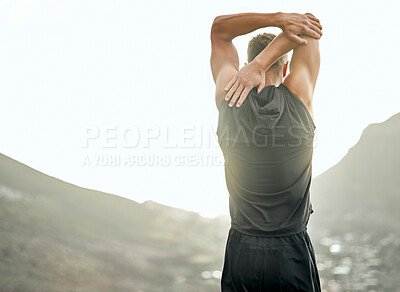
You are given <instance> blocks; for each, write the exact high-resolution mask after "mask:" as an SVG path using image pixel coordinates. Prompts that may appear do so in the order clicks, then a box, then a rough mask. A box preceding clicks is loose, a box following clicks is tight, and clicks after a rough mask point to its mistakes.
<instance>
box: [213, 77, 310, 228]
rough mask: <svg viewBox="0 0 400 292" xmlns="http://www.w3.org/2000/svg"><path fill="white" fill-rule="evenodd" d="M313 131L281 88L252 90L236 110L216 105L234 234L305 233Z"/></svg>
mask: <svg viewBox="0 0 400 292" xmlns="http://www.w3.org/2000/svg"><path fill="white" fill-rule="evenodd" d="M315 128H316V127H315V125H314V123H313V120H312V117H311V116H310V114H309V112H308V110H307V108H306V107H305V105H304V104H303V103H302V101H301V100H300V99H298V98H297V97H296V96H295V95H294V94H293V93H291V92H290V91H289V89H288V88H287V87H286V86H285V85H283V84H280V85H279V86H278V87H275V86H274V85H270V86H267V87H265V88H264V89H263V90H262V91H261V92H260V93H258V94H257V91H256V88H253V90H251V92H250V93H249V95H248V97H247V99H246V100H245V102H244V103H243V105H242V106H241V107H240V108H230V107H228V106H227V104H226V103H222V104H221V105H220V107H219V120H218V129H217V134H218V141H219V143H220V146H221V148H222V150H223V153H224V157H225V177H226V184H227V187H228V191H229V194H230V197H229V208H230V215H231V219H232V226H233V227H234V228H235V229H237V230H238V231H240V232H243V233H245V234H248V235H253V236H284V235H289V234H294V233H297V232H300V231H302V230H304V229H305V228H306V226H307V223H308V219H309V215H310V214H311V212H312V207H311V203H310V192H309V187H310V182H311V160H312V152H313V148H312V147H313V138H314V131H315Z"/></svg>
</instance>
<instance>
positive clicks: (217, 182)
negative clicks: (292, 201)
mask: <svg viewBox="0 0 400 292" xmlns="http://www.w3.org/2000/svg"><path fill="white" fill-rule="evenodd" d="M247 2H249V1H247ZM247 2H246V1H232V0H229V1H99V0H96V1H94V0H93V1H86V0H79V1H49V0H36V1H35V0H26V1H22V0H21V1H20V0H13V1H11V0H10V1H5V0H0V39H1V43H0V102H1V103H0V132H1V140H0V152H1V153H3V154H5V155H8V156H10V157H12V158H14V159H16V160H18V161H21V162H23V163H25V164H27V165H29V166H31V167H33V168H35V169H37V170H40V171H42V172H44V173H46V174H49V175H52V176H55V177H57V178H60V179H63V180H65V181H67V182H71V183H73V184H76V185H79V186H83V187H87V188H93V189H97V190H102V191H105V192H110V193H113V194H118V195H121V196H125V197H128V198H131V199H133V200H135V201H138V202H143V201H145V200H153V201H156V202H159V203H162V204H166V205H171V206H175V207H179V208H184V209H187V210H193V211H197V212H199V213H201V214H202V215H205V216H215V215H216V214H220V213H224V214H227V213H228V192H227V190H226V185H225V177H224V167H223V160H222V159H223V157H222V152H221V150H220V149H219V147H218V144H217V140H216V135H215V131H216V126H217V119H218V112H217V109H216V106H215V102H214V90H215V86H214V83H213V80H212V76H211V70H210V68H209V64H210V63H209V62H210V61H209V58H210V38H209V37H210V28H211V24H212V21H213V19H214V18H215V17H216V16H217V15H220V14H231V13H239V12H276V11H283V12H300V13H305V12H312V13H313V14H315V15H316V16H317V17H318V18H320V20H321V23H322V25H323V28H324V29H323V31H324V35H323V37H322V39H321V41H320V50H321V70H320V75H319V80H318V83H317V87H316V90H315V94H314V120H315V124H316V126H317V129H316V143H315V148H314V160H313V174H314V177H315V176H317V175H318V174H320V173H322V172H323V171H325V170H327V169H328V168H329V167H331V166H333V165H334V164H335V163H337V162H338V161H339V160H340V159H341V158H342V157H343V156H344V155H345V154H346V153H347V151H348V149H349V148H350V147H352V146H353V145H354V144H355V143H356V142H357V141H358V139H359V137H360V135H361V133H362V130H363V129H364V128H365V127H366V126H367V125H368V124H370V123H377V122H382V121H384V120H386V119H387V118H389V117H390V116H392V115H393V114H395V113H397V112H399V111H400V95H399V94H398V93H397V89H396V84H397V78H398V74H397V72H396V71H397V69H398V68H399V67H400V61H399V57H398V53H397V54H396V53H395V52H397V51H398V47H399V45H400V41H399V33H398V30H397V28H398V27H400V18H399V17H398V11H399V8H400V5H399V4H397V1H330V2H329V3H326V2H324V1H285V2H283V1H276V3H278V4H279V5H278V4H274V3H273V1H251V3H247ZM264 31H267V32H274V33H279V30H278V29H276V28H275V29H271V28H264V29H260V30H258V31H255V32H253V33H251V34H249V35H246V36H242V37H239V38H237V39H235V40H234V44H235V45H236V47H237V49H238V52H239V57H240V65H241V66H243V64H244V62H245V58H246V46H247V42H248V41H249V40H250V38H251V36H253V35H255V34H257V33H259V32H264Z"/></svg>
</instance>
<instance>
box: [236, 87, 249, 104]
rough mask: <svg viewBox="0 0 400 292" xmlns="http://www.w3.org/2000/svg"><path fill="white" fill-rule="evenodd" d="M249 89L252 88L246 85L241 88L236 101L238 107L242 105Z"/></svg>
mask: <svg viewBox="0 0 400 292" xmlns="http://www.w3.org/2000/svg"><path fill="white" fill-rule="evenodd" d="M251 89H252V88H250V87H249V86H248V87H246V88H245V89H244V90H243V92H242V94H241V95H240V98H239V100H238V102H237V103H236V106H237V107H240V106H241V105H242V103H243V101H244V100H245V99H246V97H247V95H249V92H250V90H251Z"/></svg>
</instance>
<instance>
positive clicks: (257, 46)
mask: <svg viewBox="0 0 400 292" xmlns="http://www.w3.org/2000/svg"><path fill="white" fill-rule="evenodd" d="M275 37H276V35H274V34H273V33H267V32H265V33H260V34H258V35H256V36H254V37H253V38H252V39H251V40H250V41H249V45H248V47H247V62H248V63H250V62H251V61H253V59H254V58H255V57H256V56H257V55H258V54H259V53H261V52H262V51H263V50H264V49H265V48H266V47H267V46H268V45H269V44H270V43H271V42H272V41H273V40H274V38H275ZM287 59H288V56H287V54H285V55H283V56H282V57H280V58H279V59H278V60H276V61H275V63H274V64H272V65H271V67H269V69H268V70H270V69H272V70H277V69H281V68H283V64H284V63H285V62H286V61H287Z"/></svg>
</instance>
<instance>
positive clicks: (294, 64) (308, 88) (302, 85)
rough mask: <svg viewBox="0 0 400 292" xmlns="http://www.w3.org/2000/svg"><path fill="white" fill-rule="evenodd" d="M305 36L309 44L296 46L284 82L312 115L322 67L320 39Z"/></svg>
mask: <svg viewBox="0 0 400 292" xmlns="http://www.w3.org/2000/svg"><path fill="white" fill-rule="evenodd" d="M304 38H305V39H307V40H308V44H307V45H306V46H296V47H295V48H294V50H293V55H292V60H291V62H290V68H289V72H290V73H289V75H288V76H287V77H286V78H285V80H284V81H283V84H284V85H285V86H286V87H287V88H289V90H290V91H291V92H293V93H294V94H295V95H296V96H297V97H298V98H300V100H301V101H302V102H303V103H304V104H305V105H306V107H307V108H308V110H309V111H310V114H311V116H312V115H313V108H312V100H313V95H314V89H315V84H316V83H317V78H318V73H319V67H320V53H319V40H317V39H313V38H309V37H308V36H304Z"/></svg>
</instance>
